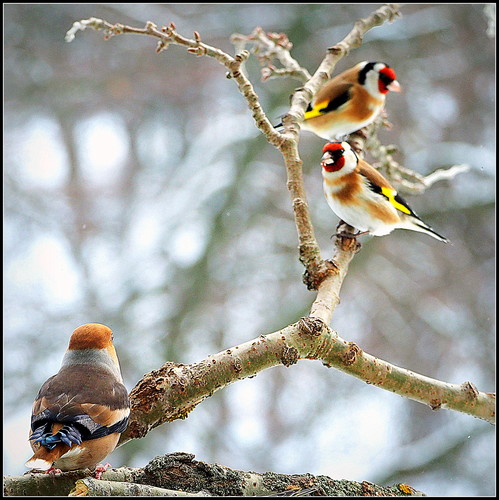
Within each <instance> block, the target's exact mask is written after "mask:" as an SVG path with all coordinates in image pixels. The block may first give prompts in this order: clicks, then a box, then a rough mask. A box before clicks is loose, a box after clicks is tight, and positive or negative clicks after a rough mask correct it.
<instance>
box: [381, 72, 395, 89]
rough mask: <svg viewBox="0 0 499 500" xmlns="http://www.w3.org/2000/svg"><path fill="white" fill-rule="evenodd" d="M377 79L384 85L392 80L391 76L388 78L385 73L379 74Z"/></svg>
mask: <svg viewBox="0 0 499 500" xmlns="http://www.w3.org/2000/svg"><path fill="white" fill-rule="evenodd" d="M379 79H380V80H381V81H382V82H383V83H384V84H385V86H386V87H387V86H388V85H390V83H392V82H393V78H390V77H389V76H388V75H385V74H384V73H380V74H379Z"/></svg>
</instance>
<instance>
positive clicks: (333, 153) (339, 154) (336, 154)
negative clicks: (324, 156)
mask: <svg viewBox="0 0 499 500" xmlns="http://www.w3.org/2000/svg"><path fill="white" fill-rule="evenodd" d="M344 152H345V150H344V149H336V150H335V151H330V154H331V158H332V159H333V160H334V161H335V162H337V161H338V160H339V159H340V158H341V157H342V156H343V153H344Z"/></svg>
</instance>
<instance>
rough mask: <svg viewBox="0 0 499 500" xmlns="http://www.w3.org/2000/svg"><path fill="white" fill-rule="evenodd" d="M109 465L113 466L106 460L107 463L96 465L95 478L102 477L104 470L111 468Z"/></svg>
mask: <svg viewBox="0 0 499 500" xmlns="http://www.w3.org/2000/svg"><path fill="white" fill-rule="evenodd" d="M109 467H111V464H110V463H109V462H106V464H105V465H102V464H98V465H97V466H96V467H95V471H94V476H95V479H100V478H101V477H102V474H103V473H104V472H106V470H107V469H109Z"/></svg>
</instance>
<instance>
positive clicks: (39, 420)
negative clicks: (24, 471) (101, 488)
mask: <svg viewBox="0 0 499 500" xmlns="http://www.w3.org/2000/svg"><path fill="white" fill-rule="evenodd" d="M112 340H113V335H112V331H111V329H110V328H108V327H107V326H104V325H101V324H98V323H89V324H87V325H83V326H80V327H79V328H77V329H76V330H75V331H74V332H73V334H72V335H71V338H70V340H69V346H68V349H67V351H66V354H65V355H64V358H63V360H62V366H61V369H60V370H59V372H58V373H57V374H56V375H54V376H52V377H50V378H49V379H48V380H47V381H46V382H45V383H44V384H43V385H42V387H41V389H40V391H39V392H38V395H37V397H36V400H35V402H34V404H33V410H32V415H31V429H30V437H29V440H30V444H31V448H32V449H33V451H34V455H33V456H32V457H31V458H30V459H29V460H28V461H27V462H26V467H29V468H32V469H39V470H43V471H47V472H52V471H57V470H61V471H70V470H77V469H83V468H87V467H88V468H94V467H95V466H96V465H97V464H98V463H99V462H100V461H102V460H103V459H104V458H105V457H107V455H109V454H110V453H111V452H112V451H113V450H114V448H115V447H116V444H117V443H118V439H119V437H120V434H121V432H123V431H124V430H125V429H126V427H127V424H128V416H129V414H130V403H129V399H128V392H127V390H126V387H125V386H124V385H123V379H122V377H121V372H120V365H119V361H118V357H117V356H116V351H115V349H114V346H113V342H112Z"/></svg>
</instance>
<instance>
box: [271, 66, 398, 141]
mask: <svg viewBox="0 0 499 500" xmlns="http://www.w3.org/2000/svg"><path fill="white" fill-rule="evenodd" d="M390 90H391V91H392V92H400V90H401V89H400V85H399V83H398V81H397V80H396V74H395V71H394V70H393V69H392V68H390V67H389V66H388V65H387V64H385V63H380V62H367V61H363V62H361V63H359V64H357V65H355V66H354V67H353V68H350V69H348V70H346V71H344V72H343V73H341V74H339V75H337V76H335V77H334V78H332V79H331V80H330V81H329V82H327V83H326V84H325V85H324V86H323V87H322V88H321V89H320V90H319V92H317V94H316V96H315V97H314V99H313V101H312V102H311V103H310V105H309V107H308V109H307V110H306V112H305V117H304V121H303V123H302V125H301V127H302V129H304V130H309V131H311V132H313V133H315V134H316V135H318V136H319V137H323V138H324V139H328V140H337V139H340V138H342V137H344V136H346V135H348V134H351V133H353V132H355V131H357V130H360V129H361V128H363V127H365V126H367V125H369V124H370V123H371V122H373V121H374V119H375V118H376V117H377V116H378V114H379V113H380V112H381V111H382V109H383V107H384V105H385V96H386V94H387V93H388V91H390ZM279 125H280V124H279ZM279 125H277V126H279Z"/></svg>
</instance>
